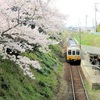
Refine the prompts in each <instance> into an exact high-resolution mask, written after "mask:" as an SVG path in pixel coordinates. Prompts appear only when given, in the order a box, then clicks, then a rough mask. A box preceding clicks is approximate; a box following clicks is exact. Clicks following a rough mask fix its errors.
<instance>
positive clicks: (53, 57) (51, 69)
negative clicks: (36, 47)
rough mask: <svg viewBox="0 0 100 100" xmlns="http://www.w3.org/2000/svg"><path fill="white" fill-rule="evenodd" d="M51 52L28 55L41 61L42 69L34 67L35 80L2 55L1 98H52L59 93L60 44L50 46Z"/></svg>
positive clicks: (0, 69) (16, 99)
mask: <svg viewBox="0 0 100 100" xmlns="http://www.w3.org/2000/svg"><path fill="white" fill-rule="evenodd" d="M50 49H51V51H50V52H49V53H45V54H44V53H41V52H37V51H36V52H35V53H29V52H26V53H24V54H22V55H25V56H28V57H29V58H30V59H35V60H38V61H39V62H40V65H41V66H42V70H38V69H35V68H34V69H33V68H31V67H32V66H30V68H31V71H32V73H34V75H35V78H36V79H35V80H32V79H31V78H29V77H28V76H27V75H26V76H25V75H24V73H23V71H22V70H21V69H20V67H19V65H17V64H15V62H14V61H10V60H9V59H1V58H2V57H1V56H0V100H51V97H53V96H54V95H55V94H56V93H57V88H58V86H59V75H60V72H61V70H62V67H61V66H62V64H61V60H60V46H59V45H55V46H50Z"/></svg>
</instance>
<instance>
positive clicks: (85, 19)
mask: <svg viewBox="0 0 100 100" xmlns="http://www.w3.org/2000/svg"><path fill="white" fill-rule="evenodd" d="M85 20H86V26H85V30H86V31H87V15H86V19H85Z"/></svg>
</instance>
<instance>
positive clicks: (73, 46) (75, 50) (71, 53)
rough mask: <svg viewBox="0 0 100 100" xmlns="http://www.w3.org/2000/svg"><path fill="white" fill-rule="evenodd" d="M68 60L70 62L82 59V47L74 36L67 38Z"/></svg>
mask: <svg viewBox="0 0 100 100" xmlns="http://www.w3.org/2000/svg"><path fill="white" fill-rule="evenodd" d="M66 60H67V62H69V63H72V62H79V64H80V61H81V52H80V47H79V46H78V45H77V43H76V42H75V40H74V39H73V38H72V37H68V38H67V47H66Z"/></svg>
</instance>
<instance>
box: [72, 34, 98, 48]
mask: <svg viewBox="0 0 100 100" xmlns="http://www.w3.org/2000/svg"><path fill="white" fill-rule="evenodd" d="M74 37H75V38H76V39H77V40H78V41H79V42H80V38H79V34H78V33H77V34H74ZM81 44H82V45H89V46H96V47H100V35H95V34H87V33H81Z"/></svg>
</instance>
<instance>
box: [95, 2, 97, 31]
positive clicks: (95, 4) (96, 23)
mask: <svg viewBox="0 0 100 100" xmlns="http://www.w3.org/2000/svg"><path fill="white" fill-rule="evenodd" d="M96 5H97V3H95V28H94V31H95V32H96V28H97V20H96V11H97V8H96Z"/></svg>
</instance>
